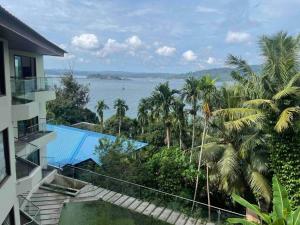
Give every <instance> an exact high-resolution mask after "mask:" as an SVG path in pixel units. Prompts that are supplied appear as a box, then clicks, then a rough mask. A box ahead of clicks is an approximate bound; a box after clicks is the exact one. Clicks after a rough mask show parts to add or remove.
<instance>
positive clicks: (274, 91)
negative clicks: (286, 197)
mask: <svg viewBox="0 0 300 225" xmlns="http://www.w3.org/2000/svg"><path fill="white" fill-rule="evenodd" d="M299 46H300V36H298V37H297V38H293V37H291V36H287V34H286V33H283V32H280V33H278V34H276V35H275V36H271V37H266V36H263V37H262V38H261V39H260V47H261V51H262V55H263V56H264V59H265V62H264V64H263V66H262V72H261V74H259V75H256V74H254V73H253V72H252V74H254V76H253V77H256V78H255V79H251V78H250V77H249V76H243V75H241V74H240V72H239V66H240V65H239V64H237V65H238V67H237V69H238V70H237V71H236V72H235V73H236V74H237V77H238V78H239V79H236V80H237V81H238V85H243V84H244V83H246V84H247V86H248V87H250V88H249V90H248V92H249V93H252V94H251V97H250V98H245V100H246V101H244V104H243V105H242V106H241V107H239V108H227V109H222V110H219V111H217V113H218V114H219V115H222V116H223V117H226V118H230V119H229V120H228V121H227V122H226V123H225V124H224V125H225V126H226V128H227V129H231V130H233V131H235V132H240V131H241V130H244V129H253V128H255V129H256V130H261V131H263V132H264V133H265V134H266V135H268V136H270V134H271V137H272V139H270V140H269V142H270V143H271V146H272V149H270V150H271V151H270V153H271V154H270V156H271V157H270V159H271V163H270V165H271V167H272V170H273V171H274V172H275V173H276V174H277V176H278V178H279V179H280V180H281V181H282V182H283V185H286V187H287V190H288V191H289V193H290V194H291V195H293V197H294V198H295V201H298V202H300V198H299V197H298V198H297V197H296V196H297V193H296V192H295V190H297V188H298V189H299V187H300V186H299V182H297V181H296V180H297V179H298V177H299V168H298V167H297V163H296V162H295V158H299V157H300V155H299V151H298V149H297V147H296V146H297V139H295V138H293V137H297V136H299V127H298V126H297V122H299V115H300V101H299V100H300V98H299V96H300V73H299V72H298V71H299V67H298V65H299V57H298V53H299ZM244 65H245V66H247V64H246V63H245V64H244ZM248 68H249V67H248ZM240 78H242V79H240ZM255 80H260V81H259V83H261V84H262V85H261V87H260V88H259V90H256V89H254V88H252V87H255V86H256V83H257V82H255ZM247 86H245V88H246V87H247ZM253 89H254V90H253ZM253 92H257V93H258V94H257V96H256V95H255V94H253ZM283 146H284V148H285V150H283ZM283 158H284V159H285V160H282V159H283ZM286 165H289V166H288V167H287V166H286ZM287 177H289V178H288V179H287ZM295 204H297V203H296V202H295Z"/></svg>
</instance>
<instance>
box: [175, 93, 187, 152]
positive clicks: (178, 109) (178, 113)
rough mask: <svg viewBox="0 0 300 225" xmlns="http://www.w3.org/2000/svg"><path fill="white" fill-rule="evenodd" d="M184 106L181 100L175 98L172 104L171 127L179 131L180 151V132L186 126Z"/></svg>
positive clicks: (180, 147)
mask: <svg viewBox="0 0 300 225" xmlns="http://www.w3.org/2000/svg"><path fill="white" fill-rule="evenodd" d="M184 107H185V104H184V103H183V102H182V100H181V99H179V98H176V99H175V100H174V102H173V106H172V108H173V116H172V117H173V126H174V128H177V129H178V130H179V149H182V131H183V129H184V127H185V124H186V118H185V112H184Z"/></svg>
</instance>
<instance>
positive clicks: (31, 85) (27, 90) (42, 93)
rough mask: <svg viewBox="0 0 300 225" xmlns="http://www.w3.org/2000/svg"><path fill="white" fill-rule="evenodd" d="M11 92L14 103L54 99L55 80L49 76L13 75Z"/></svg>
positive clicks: (20, 103)
mask: <svg viewBox="0 0 300 225" xmlns="http://www.w3.org/2000/svg"><path fill="white" fill-rule="evenodd" d="M11 92H12V104H13V105H23V104H28V103H30V102H33V101H38V102H43V101H49V100H53V99H55V92H54V80H53V79H52V78H48V77H27V78H16V77H11Z"/></svg>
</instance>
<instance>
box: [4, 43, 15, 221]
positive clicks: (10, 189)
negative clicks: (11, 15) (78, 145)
mask: <svg viewBox="0 0 300 225" xmlns="http://www.w3.org/2000/svg"><path fill="white" fill-rule="evenodd" d="M0 41H3V42H4V63H5V87H6V96H4V97H0V130H1V131H2V130H4V129H6V128H8V136H9V153H10V154H9V157H10V167H11V168H10V169H11V175H10V176H9V177H8V178H7V179H6V181H4V182H3V183H2V184H1V186H0V199H1V200H0V224H2V222H3V221H4V219H5V218H6V217H7V215H8V213H9V212H10V210H11V208H12V207H14V214H15V223H16V225H19V224H20V214H19V209H18V202H17V197H16V186H15V185H16V171H15V168H16V167H15V148H14V137H13V128H12V122H11V121H12V120H11V89H10V69H9V68H10V66H9V53H8V44H7V42H6V41H5V40H3V39H1V38H0Z"/></svg>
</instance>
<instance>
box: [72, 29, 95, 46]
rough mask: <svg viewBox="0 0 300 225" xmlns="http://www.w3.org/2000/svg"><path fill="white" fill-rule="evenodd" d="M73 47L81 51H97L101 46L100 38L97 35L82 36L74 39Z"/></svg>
mask: <svg viewBox="0 0 300 225" xmlns="http://www.w3.org/2000/svg"><path fill="white" fill-rule="evenodd" d="M72 45H74V46H75V47H78V48H81V49H87V50H89V49H95V48H97V47H98V45H99V41H98V38H97V36H96V35H95V34H88V33H86V34H81V35H79V36H74V37H73V38H72Z"/></svg>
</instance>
